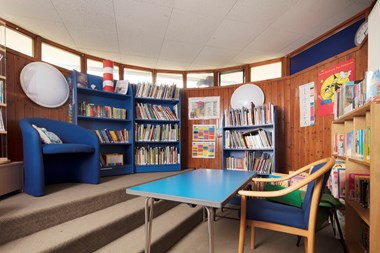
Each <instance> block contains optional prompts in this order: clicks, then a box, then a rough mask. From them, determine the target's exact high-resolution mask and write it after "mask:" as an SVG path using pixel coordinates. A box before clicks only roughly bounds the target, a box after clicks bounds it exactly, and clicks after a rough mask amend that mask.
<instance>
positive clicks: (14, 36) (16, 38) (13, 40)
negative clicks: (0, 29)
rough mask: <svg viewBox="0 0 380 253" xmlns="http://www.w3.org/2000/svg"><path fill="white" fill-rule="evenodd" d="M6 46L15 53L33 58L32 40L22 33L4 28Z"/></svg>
mask: <svg viewBox="0 0 380 253" xmlns="http://www.w3.org/2000/svg"><path fill="white" fill-rule="evenodd" d="M5 31H6V36H5V37H6V45H7V47H8V48H12V49H13V50H16V51H17V52H20V53H22V54H26V55H28V56H30V57H33V56H34V55H33V39H32V38H31V37H29V36H27V35H25V34H23V33H20V32H18V31H15V30H13V29H10V28H8V27H7V28H6V29H5Z"/></svg>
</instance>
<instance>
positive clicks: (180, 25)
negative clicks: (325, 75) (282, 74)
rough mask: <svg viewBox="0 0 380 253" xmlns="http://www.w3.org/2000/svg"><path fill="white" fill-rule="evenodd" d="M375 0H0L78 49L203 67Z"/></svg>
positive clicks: (39, 30) (236, 61) (336, 20)
mask: <svg viewBox="0 0 380 253" xmlns="http://www.w3.org/2000/svg"><path fill="white" fill-rule="evenodd" d="M371 3H372V0H334V1H331V0H266V1H263V0H207V1H204V0H191V1H190V0H33V1H30V0H0V5H1V8H0V18H3V19H5V20H6V21H9V22H12V23H13V24H15V25H18V26H20V27H22V28H24V29H26V30H28V31H30V32H32V33H35V34H36V35H39V36H41V37H43V38H46V39H49V40H52V41H54V42H56V43H58V44H62V45H64V46H67V47H70V48H73V49H74V50H77V51H80V52H83V53H86V54H92V53H93V54H94V56H97V57H101V58H108V59H111V60H114V61H121V63H125V64H129V65H136V66H142V67H148V68H160V69H173V70H180V69H182V70H193V69H195V70H199V69H214V68H220V67H229V66H236V65H240V64H247V63H254V62H258V61H263V60H270V59H272V58H277V57H281V56H285V55H287V54H289V53H291V52H292V51H294V50H296V49H297V48H299V47H301V46H303V45H305V44H306V43H307V42H309V41H311V40H312V39H314V38H317V37H319V36H320V35H322V34H324V33H326V32H328V31H329V30H331V29H332V28H334V27H336V26H337V25H339V24H341V23H342V22H344V21H346V20H348V19H350V18H351V17H353V16H354V15H356V14H357V13H359V12H360V11H362V10H364V9H366V8H368V7H369V6H370V5H371Z"/></svg>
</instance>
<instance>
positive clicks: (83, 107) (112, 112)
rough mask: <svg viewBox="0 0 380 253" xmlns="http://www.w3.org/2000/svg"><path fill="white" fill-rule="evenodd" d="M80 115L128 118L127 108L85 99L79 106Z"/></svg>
mask: <svg viewBox="0 0 380 253" xmlns="http://www.w3.org/2000/svg"><path fill="white" fill-rule="evenodd" d="M78 115H81V116H87V117H100V118H111V119H126V118H127V110H126V109H125V108H117V107H112V106H108V105H96V104H93V103H87V102H86V101H83V102H82V103H80V106H79V107H78Z"/></svg>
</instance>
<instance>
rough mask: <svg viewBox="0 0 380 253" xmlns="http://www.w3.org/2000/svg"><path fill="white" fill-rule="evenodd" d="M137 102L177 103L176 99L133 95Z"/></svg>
mask: <svg viewBox="0 0 380 253" xmlns="http://www.w3.org/2000/svg"><path fill="white" fill-rule="evenodd" d="M135 100H136V101H137V102H141V103H151V104H172V105H175V104H178V103H179V100H178V99H157V98H147V97H135Z"/></svg>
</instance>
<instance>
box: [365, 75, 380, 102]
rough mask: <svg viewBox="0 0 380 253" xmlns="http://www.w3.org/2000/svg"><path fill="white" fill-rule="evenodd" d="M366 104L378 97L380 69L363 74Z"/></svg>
mask: <svg viewBox="0 0 380 253" xmlns="http://www.w3.org/2000/svg"><path fill="white" fill-rule="evenodd" d="M364 80H365V86H366V102H368V101H371V100H373V99H375V98H378V97H379V92H380V69H377V70H369V71H367V72H366V73H365V79H364Z"/></svg>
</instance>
